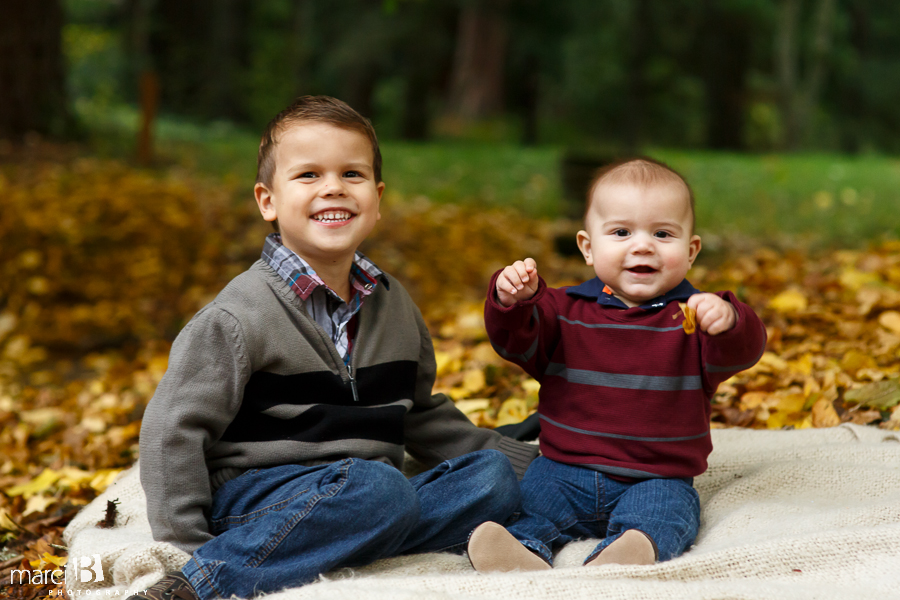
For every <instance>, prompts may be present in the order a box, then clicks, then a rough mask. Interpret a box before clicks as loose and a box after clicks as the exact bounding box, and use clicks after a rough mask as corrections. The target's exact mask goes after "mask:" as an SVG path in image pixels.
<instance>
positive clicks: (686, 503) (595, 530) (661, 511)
mask: <svg viewBox="0 0 900 600" xmlns="http://www.w3.org/2000/svg"><path fill="white" fill-rule="evenodd" d="M692 483H693V480H692V479H645V480H641V481H638V482H635V483H623V482H620V481H616V480H614V479H611V478H609V477H607V476H606V475H604V474H603V473H600V472H598V471H594V470H592V469H587V468H584V467H578V466H573V465H565V464H562V463H558V462H555V461H553V460H550V459H549V458H546V457H543V456H539V457H538V458H536V459H535V460H534V462H532V463H531V466H529V467H528V471H527V472H526V473H525V477H524V479H523V480H522V503H523V506H522V508H523V510H522V515H521V517H520V518H519V519H518V520H516V521H514V522H512V524H510V525H509V526H508V527H507V529H508V530H509V532H510V533H512V534H513V535H514V536H515V537H516V539H518V540H519V541H520V542H522V543H523V544H524V545H525V546H526V547H528V548H529V549H530V550H532V551H534V552H536V553H537V554H539V555H540V556H541V557H543V558H544V560H546V561H547V562H548V563H550V564H553V550H554V549H555V548H558V547H560V546H562V545H564V544H566V543H568V542H570V541H572V540H577V539H583V538H604V539H603V541H602V542H600V544H598V545H597V547H596V548H594V550H593V552H591V553H590V555H588V557H587V558H586V559H585V562H587V561H589V560H591V559H593V558H594V557H595V556H597V554H599V553H600V551H601V550H603V549H604V548H606V547H607V546H609V545H610V544H611V543H613V542H614V541H615V540H616V539H618V538H619V536H620V535H622V533H624V532H625V531H626V530H628V529H638V530H640V531H642V532H644V533H646V534H647V535H648V536H650V538H651V539H652V540H653V542H654V544H655V545H656V548H657V551H658V552H659V560H661V561H662V560H669V559H670V558H675V557H676V556H678V555H680V554H681V553H683V552H684V551H685V550H687V549H688V548H690V546H691V544H692V543H693V542H694V539H695V538H696V537H697V530H698V529H699V527H700V500H699V497H698V495H697V491H696V490H695V489H694V488H693V486H692Z"/></svg>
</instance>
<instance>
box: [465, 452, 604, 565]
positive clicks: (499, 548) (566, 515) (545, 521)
mask: <svg viewBox="0 0 900 600" xmlns="http://www.w3.org/2000/svg"><path fill="white" fill-rule="evenodd" d="M597 482H598V478H597V473H595V472H594V471H591V470H590V469H585V468H582V467H577V466H571V465H564V464H561V463H558V462H555V461H552V460H550V459H548V458H545V457H542V456H541V457H538V458H536V459H535V460H534V462H532V463H531V466H530V467H529V468H528V471H527V472H526V473H525V477H524V479H523V480H522V504H523V510H522V516H521V517H520V518H519V519H518V520H516V521H515V522H513V523H512V524H511V525H509V526H508V527H507V531H509V533H510V534H512V536H514V537H515V539H517V540H519V542H520V543H521V544H523V545H524V546H525V547H526V548H528V550H530V551H531V552H533V553H534V554H536V555H537V556H539V557H540V558H541V559H542V560H543V561H544V562H546V563H547V564H548V565H549V564H552V561H553V551H552V549H553V547H554V546H557V545H562V544H565V543H566V542H569V541H571V540H573V539H576V538H578V537H583V536H587V535H598V534H599V533H602V532H601V531H600V530H602V529H604V528H605V518H606V515H605V514H603V512H602V510H600V509H598V507H600V506H602V505H603V501H602V499H601V498H599V497H598V494H602V490H601V489H600V487H599V486H598V483H597ZM476 533H477V534H479V535H478V537H476V535H475V534H473V540H472V541H471V542H470V545H469V558H470V559H473V565H474V566H475V568H476V569H478V568H479V567H478V565H479V564H482V565H490V564H495V563H496V562H497V560H498V559H499V558H501V556H500V555H502V554H504V553H506V552H509V551H511V550H514V547H510V545H509V543H508V538H506V539H504V537H503V536H502V534H501V533H500V532H499V531H497V530H496V528H494V527H491V526H484V527H481V528H479V531H477V532H476ZM479 538H482V539H483V541H482V539H479ZM522 558H523V559H524V561H525V562H527V563H529V564H531V563H533V561H531V560H530V559H529V558H528V557H527V556H526V555H522ZM522 568H527V567H525V566H523V567H522ZM485 570H488V569H485ZM503 570H506V569H503Z"/></svg>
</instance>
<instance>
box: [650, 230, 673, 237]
mask: <svg viewBox="0 0 900 600" xmlns="http://www.w3.org/2000/svg"><path fill="white" fill-rule="evenodd" d="M653 235H654V236H656V237H658V238H663V239H664V238H667V237H672V235H671V234H670V233H669V232H668V231H657V232H656V233H654V234H653Z"/></svg>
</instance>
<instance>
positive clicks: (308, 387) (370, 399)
mask: <svg viewBox="0 0 900 600" xmlns="http://www.w3.org/2000/svg"><path fill="white" fill-rule="evenodd" d="M417 370H418V364H417V363H416V362H415V361H411V360H398V361H394V362H388V363H381V364H378V365H374V366H372V367H362V368H360V369H357V371H356V373H354V375H355V377H356V389H357V390H358V392H359V401H358V402H357V401H355V400H354V399H353V390H352V389H351V388H350V384H349V383H344V380H343V379H342V378H341V376H340V375H338V374H335V373H332V372H331V371H314V372H311V373H297V374H295V375H279V374H277V373H269V372H266V371H257V372H256V373H254V374H253V375H251V376H250V381H248V382H247V386H246V387H245V388H244V399H243V401H242V403H241V413H243V412H244V411H245V410H252V411H254V412H258V411H263V410H266V409H267V408H272V407H273V406H278V405H280V404H336V405H341V406H378V405H380V404H387V403H389V402H396V401H397V400H402V399H404V398H406V399H412V397H413V395H414V393H415V386H416V373H417ZM241 413H239V414H241Z"/></svg>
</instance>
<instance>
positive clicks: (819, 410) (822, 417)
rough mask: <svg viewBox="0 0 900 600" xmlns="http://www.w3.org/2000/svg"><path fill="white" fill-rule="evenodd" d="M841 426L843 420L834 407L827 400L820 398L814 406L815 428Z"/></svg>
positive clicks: (813, 418)
mask: <svg viewBox="0 0 900 600" xmlns="http://www.w3.org/2000/svg"><path fill="white" fill-rule="evenodd" d="M840 424H841V418H840V417H839V416H838V414H837V411H836V410H834V405H832V403H831V402H829V401H828V400H826V399H825V398H819V399H818V400H816V403H815V404H813V406H812V425H813V427H836V426H838V425H840Z"/></svg>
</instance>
